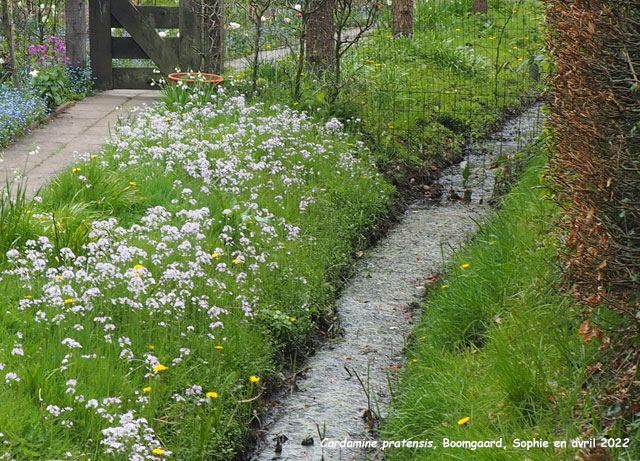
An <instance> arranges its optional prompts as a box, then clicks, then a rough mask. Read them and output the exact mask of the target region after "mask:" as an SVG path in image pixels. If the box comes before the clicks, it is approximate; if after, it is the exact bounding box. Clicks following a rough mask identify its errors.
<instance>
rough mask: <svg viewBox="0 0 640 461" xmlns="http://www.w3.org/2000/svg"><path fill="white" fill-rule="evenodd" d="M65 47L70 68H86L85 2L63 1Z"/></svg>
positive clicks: (78, 0) (82, 0)
mask: <svg viewBox="0 0 640 461" xmlns="http://www.w3.org/2000/svg"><path fill="white" fill-rule="evenodd" d="M64 17H65V46H66V47H67V56H68V57H69V65H70V66H71V67H80V68H82V69H84V68H85V67H86V66H87V6H86V4H85V0H65V2H64Z"/></svg>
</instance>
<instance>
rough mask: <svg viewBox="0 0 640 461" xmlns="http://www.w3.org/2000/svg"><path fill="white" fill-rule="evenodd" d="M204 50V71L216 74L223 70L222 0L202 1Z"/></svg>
mask: <svg viewBox="0 0 640 461" xmlns="http://www.w3.org/2000/svg"><path fill="white" fill-rule="evenodd" d="M203 14H204V24H205V30H206V37H205V43H206V50H205V56H204V70H205V71H206V72H213V73H216V74H220V73H222V70H223V69H224V0H204V3H203Z"/></svg>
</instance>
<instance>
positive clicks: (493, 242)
mask: <svg viewBox="0 0 640 461" xmlns="http://www.w3.org/2000/svg"><path fill="white" fill-rule="evenodd" d="M496 243H498V242H497V241H496V240H491V241H490V242H489V245H495V244H496Z"/></svg>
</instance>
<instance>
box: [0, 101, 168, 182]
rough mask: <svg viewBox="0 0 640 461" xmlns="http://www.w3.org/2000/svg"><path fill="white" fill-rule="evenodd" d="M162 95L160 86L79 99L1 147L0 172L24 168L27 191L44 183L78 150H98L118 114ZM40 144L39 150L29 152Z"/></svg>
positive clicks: (71, 158)
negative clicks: (14, 140)
mask: <svg viewBox="0 0 640 461" xmlns="http://www.w3.org/2000/svg"><path fill="white" fill-rule="evenodd" d="M158 96H160V92H159V91H157V90H155V91H154V90H109V91H104V92H102V93H98V94H96V95H94V96H90V97H88V98H85V99H84V100H82V101H79V102H77V103H75V104H74V105H73V106H71V107H70V108H69V109H67V110H65V111H64V112H62V113H61V114H59V115H57V116H55V117H54V118H53V119H52V120H50V121H49V122H48V123H47V124H45V125H42V126H41V127H39V128H36V129H35V130H33V132H32V133H31V134H30V135H29V136H27V137H25V138H23V139H22V140H20V141H18V142H16V143H14V144H12V145H10V146H9V147H7V148H6V149H5V150H4V152H2V151H0V159H3V161H2V163H0V174H2V175H3V177H2V178H0V179H1V180H2V183H3V184H4V178H5V177H7V176H5V175H8V177H9V178H13V177H14V176H15V172H16V171H18V172H20V173H22V172H24V173H26V176H27V179H26V181H27V184H26V185H27V195H33V194H34V192H35V191H36V190H37V189H38V188H40V187H41V186H42V185H44V184H45V183H46V182H47V181H48V180H49V179H51V178H52V177H53V176H54V175H55V174H57V173H59V172H60V171H62V170H63V169H64V168H65V167H66V166H68V165H69V164H71V163H72V162H73V160H74V156H75V155H76V154H77V153H84V152H91V153H95V152H98V151H99V150H100V148H101V147H102V146H103V145H104V143H105V141H106V139H107V138H108V137H109V135H110V128H111V127H113V126H114V125H115V123H116V122H117V120H118V117H123V116H126V115H127V114H128V113H129V112H130V111H131V109H132V108H134V107H136V106H142V105H145V104H146V105H151V104H153V102H154V100H155V99H156V98H157V97H158ZM36 147H37V148H39V151H38V153H36V154H34V155H29V152H31V151H33V150H35V149H36Z"/></svg>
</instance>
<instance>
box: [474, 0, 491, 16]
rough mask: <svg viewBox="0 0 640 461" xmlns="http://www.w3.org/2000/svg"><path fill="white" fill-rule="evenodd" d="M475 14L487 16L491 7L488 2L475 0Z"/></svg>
mask: <svg viewBox="0 0 640 461" xmlns="http://www.w3.org/2000/svg"><path fill="white" fill-rule="evenodd" d="M473 12H474V13H482V14H487V13H488V12H489V5H488V1H487V0H473Z"/></svg>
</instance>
